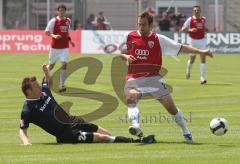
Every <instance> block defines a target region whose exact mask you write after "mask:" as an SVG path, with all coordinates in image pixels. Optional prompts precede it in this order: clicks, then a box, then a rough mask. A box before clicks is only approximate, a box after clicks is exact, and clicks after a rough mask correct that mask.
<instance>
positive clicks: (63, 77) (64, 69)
mask: <svg viewBox="0 0 240 164" xmlns="http://www.w3.org/2000/svg"><path fill="white" fill-rule="evenodd" d="M68 54H69V50H68V48H64V49H61V54H60V60H61V64H62V66H61V70H60V79H59V80H60V83H59V92H65V91H66V87H65V85H64V84H65V80H66V79H67V60H68Z"/></svg>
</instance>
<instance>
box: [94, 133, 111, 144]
mask: <svg viewBox="0 0 240 164" xmlns="http://www.w3.org/2000/svg"><path fill="white" fill-rule="evenodd" d="M109 140H110V138H109V136H108V135H105V134H100V133H93V142H109Z"/></svg>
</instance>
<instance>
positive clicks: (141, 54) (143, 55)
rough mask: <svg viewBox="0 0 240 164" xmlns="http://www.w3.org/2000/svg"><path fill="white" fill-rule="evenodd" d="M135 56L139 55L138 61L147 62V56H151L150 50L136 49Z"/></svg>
mask: <svg viewBox="0 0 240 164" xmlns="http://www.w3.org/2000/svg"><path fill="white" fill-rule="evenodd" d="M135 54H136V55H137V58H138V59H142V60H146V59H147V56H148V55H149V51H148V50H142V49H136V50H135Z"/></svg>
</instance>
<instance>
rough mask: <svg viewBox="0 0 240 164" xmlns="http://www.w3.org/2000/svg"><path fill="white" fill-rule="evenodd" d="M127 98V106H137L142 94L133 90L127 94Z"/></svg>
mask: <svg viewBox="0 0 240 164" xmlns="http://www.w3.org/2000/svg"><path fill="white" fill-rule="evenodd" d="M125 97H126V100H127V104H136V103H137V101H138V99H139V98H140V93H139V92H138V91H136V90H133V89H132V90H129V91H128V92H127V93H125Z"/></svg>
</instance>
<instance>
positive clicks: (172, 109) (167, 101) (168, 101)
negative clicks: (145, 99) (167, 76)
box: [158, 94, 192, 142]
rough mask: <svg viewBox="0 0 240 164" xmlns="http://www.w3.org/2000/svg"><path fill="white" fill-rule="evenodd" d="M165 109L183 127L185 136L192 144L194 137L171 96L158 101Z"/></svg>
mask: <svg viewBox="0 0 240 164" xmlns="http://www.w3.org/2000/svg"><path fill="white" fill-rule="evenodd" d="M158 101H160V102H161V104H162V105H163V106H164V107H165V109H166V110H167V111H168V112H169V113H170V114H171V115H172V118H173V119H174V121H175V122H176V123H177V124H178V125H179V126H180V127H181V129H182V132H183V136H184V138H185V139H186V141H187V142H192V135H191V133H190V131H189V130H188V128H187V126H186V123H185V120H184V118H183V114H182V112H181V111H180V110H179V109H178V108H177V107H176V105H175V104H174V102H173V99H172V97H171V95H170V94H169V95H166V96H163V97H161V99H158Z"/></svg>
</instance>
